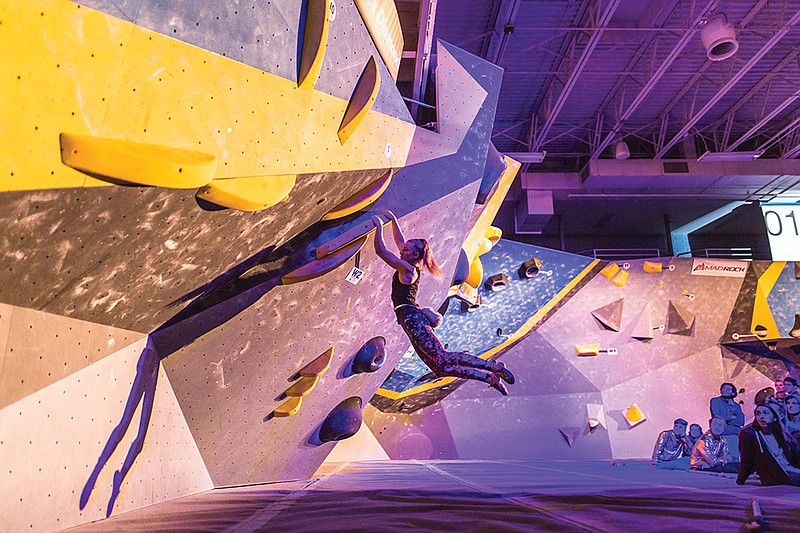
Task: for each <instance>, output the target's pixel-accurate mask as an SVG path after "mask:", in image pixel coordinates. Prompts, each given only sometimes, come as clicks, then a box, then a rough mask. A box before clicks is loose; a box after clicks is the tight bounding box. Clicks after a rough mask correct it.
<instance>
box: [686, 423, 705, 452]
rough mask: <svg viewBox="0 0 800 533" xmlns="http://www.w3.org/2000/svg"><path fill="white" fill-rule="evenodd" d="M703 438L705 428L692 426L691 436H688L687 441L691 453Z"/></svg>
mask: <svg viewBox="0 0 800 533" xmlns="http://www.w3.org/2000/svg"><path fill="white" fill-rule="evenodd" d="M702 436H703V428H702V426H700V424H692V425H691V426H689V434H688V435H687V436H686V440H688V441H689V453H690V454H691V453H692V448H694V443H695V442H697V440H698V439H699V438H700V437H702Z"/></svg>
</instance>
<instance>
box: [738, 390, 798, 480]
mask: <svg viewBox="0 0 800 533" xmlns="http://www.w3.org/2000/svg"><path fill="white" fill-rule="evenodd" d="M774 405H775V404H768V403H761V404H758V405H757V406H756V409H755V420H754V421H753V423H752V424H750V425H749V426H747V427H746V428H744V429H743V430H742V431H741V432H739V452H740V455H741V463H740V464H739V476H738V477H737V478H736V483H737V484H739V485H743V484H744V482H745V481H747V478H748V477H750V474H752V473H753V470H755V471H756V473H757V474H758V477H759V479H760V480H761V484H762V485H795V486H800V468H798V464H800V463H798V461H800V456H798V451H797V447H796V446H795V444H794V442H793V441H792V440H791V439H788V438H787V437H786V433H785V432H784V429H783V427H782V426H781V423H780V420H779V418H778V413H777V412H775V409H774V407H773V406H774Z"/></svg>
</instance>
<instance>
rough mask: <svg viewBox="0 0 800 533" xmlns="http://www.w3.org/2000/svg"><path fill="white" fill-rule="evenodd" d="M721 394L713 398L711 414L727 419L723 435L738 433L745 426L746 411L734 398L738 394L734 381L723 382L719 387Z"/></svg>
mask: <svg viewBox="0 0 800 533" xmlns="http://www.w3.org/2000/svg"><path fill="white" fill-rule="evenodd" d="M719 393H720V395H719V396H717V397H716V398H711V405H710V407H711V416H712V418H713V417H715V416H718V417H720V418H722V419H723V420H724V421H725V430H724V431H723V433H722V434H723V435H738V433H739V431H740V430H741V429H742V426H744V412H742V406H741V405H739V404H738V403H737V402H736V401H735V400H734V398H736V396H737V392H736V387H735V386H734V385H733V383H723V384H722V385H721V386H720V388H719Z"/></svg>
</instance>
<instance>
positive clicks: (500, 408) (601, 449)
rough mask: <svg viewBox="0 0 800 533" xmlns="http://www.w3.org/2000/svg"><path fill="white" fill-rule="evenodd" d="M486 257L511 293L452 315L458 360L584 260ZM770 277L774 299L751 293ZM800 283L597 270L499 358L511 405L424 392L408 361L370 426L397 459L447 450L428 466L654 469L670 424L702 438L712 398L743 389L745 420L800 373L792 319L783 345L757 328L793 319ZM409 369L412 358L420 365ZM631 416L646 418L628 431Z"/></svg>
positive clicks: (527, 310)
mask: <svg viewBox="0 0 800 533" xmlns="http://www.w3.org/2000/svg"><path fill="white" fill-rule="evenodd" d="M520 251H524V252H522V253H520ZM533 256H538V257H539V258H540V259H542V267H541V270H540V271H539V273H538V274H537V275H536V276H534V277H533V278H531V279H528V280H525V281H522V280H518V281H515V280H514V278H515V277H516V273H515V270H516V269H517V267H518V265H519V264H520V263H521V262H522V261H524V260H526V259H527V258H528V257H533ZM482 259H483V263H484V266H485V269H484V279H486V278H488V277H489V276H491V275H492V274H495V273H498V272H505V273H506V274H507V275H508V276H509V282H508V285H507V286H506V288H504V289H502V290H500V291H497V292H491V291H488V290H487V291H486V292H485V293H482V295H483V296H484V298H483V303H482V305H481V306H480V307H478V308H477V309H475V310H472V311H462V310H461V309H460V307H457V306H453V305H451V307H450V309H449V310H448V314H446V315H445V324H444V325H442V326H441V328H442V330H443V333H442V335H441V336H442V338H443V339H450V341H451V344H456V343H458V342H460V341H462V339H463V344H458V348H459V349H463V348H466V347H473V346H474V353H477V354H480V353H481V352H487V351H491V349H492V347H493V346H495V347H496V346H502V344H503V343H509V342H510V341H512V340H513V338H514V335H513V334H514V332H515V331H518V330H519V329H520V324H523V323H525V322H526V317H530V316H532V315H535V314H536V312H537V309H538V308H539V307H540V306H542V303H543V300H544V301H546V298H547V294H548V292H547V291H548V285H551V284H556V285H557V284H559V283H560V284H563V282H562V281H559V278H558V277H557V276H556V274H555V273H557V272H560V273H561V276H563V277H566V278H571V277H572V278H574V277H576V273H577V272H582V271H581V270H580V269H578V268H574V270H573V271H572V272H570V271H569V270H570V267H569V265H570V264H571V263H572V264H574V265H575V267H577V266H580V262H579V261H580V258H576V257H574V256H571V255H570V254H564V253H562V252H556V251H553V250H545V249H538V248H535V247H530V246H529V245H523V244H519V243H506V242H505V241H503V240H501V241H500V242H499V243H498V244H497V245H495V246H494V247H493V248H492V250H491V251H489V252H487V253H486V254H485V255H483V256H482ZM576 260H577V261H578V262H576ZM587 262H588V261H587ZM583 264H586V263H583ZM551 269H552V271H553V274H552V275H551V276H548V273H549V272H550V270H551ZM787 272H789V274H791V275H789V274H787ZM765 275H766V276H768V279H770V280H774V285H770V286H771V287H772V288H771V292H767V291H761V292H759V291H758V290H756V287H757V286H758V282H759V280H761V282H762V286H763V284H764V279H765V278H764V276H765ZM769 276H771V277H769ZM797 283H800V280H798V279H795V277H794V271H793V265H791V264H788V265H785V264H783V263H777V262H776V263H769V262H764V263H755V262H754V263H752V264H751V263H747V262H738V261H733V262H725V261H721V262H719V261H715V260H702V259H686V258H657V259H653V260H650V261H642V260H639V261H628V262H618V263H600V264H598V265H597V266H595V267H593V268H591V269H590V272H589V274H588V276H587V275H586V274H585V273H584V281H583V282H581V283H578V284H577V285H575V288H574V289H573V290H572V291H571V292H568V293H567V295H566V297H563V298H561V302H560V303H559V304H558V305H557V306H555V309H554V311H552V312H550V313H549V314H547V315H545V316H544V317H543V320H541V321H539V322H538V323H537V324H536V325H535V326H534V327H532V328H531V329H530V330H529V331H528V332H526V333H525V335H524V336H523V337H522V338H521V340H518V341H517V342H512V343H510V345H509V346H508V347H506V348H503V349H501V350H500V351H499V352H498V354H499V356H500V357H502V361H503V362H505V363H506V364H507V365H508V366H509V368H511V369H513V370H514V373H515V375H516V378H517V384H515V385H510V386H509V390H510V395H509V396H508V397H502V396H499V395H498V394H497V392H496V391H494V390H493V389H489V388H488V387H486V385H485V384H483V383H479V382H466V383H463V382H462V383H461V384H460V385H461V386H454V384H449V385H447V386H446V389H447V390H445V391H441V389H442V388H445V387H439V388H438V390H439V393H438V394H435V395H434V394H433V393H432V391H436V390H437V387H436V381H437V379H436V378H435V377H431V376H428V377H427V378H426V380H427V382H428V385H427V387H426V386H420V385H419V384H416V381H417V380H418V379H419V377H417V376H418V375H423V376H424V374H425V372H426V370H425V368H424V365H422V366H420V365H416V366H415V365H412V364H410V363H404V361H401V363H400V364H399V365H398V369H397V370H396V371H395V373H394V374H393V376H392V377H391V378H390V379H389V380H388V381H387V382H386V383H384V384H383V386H382V389H380V390H379V391H378V395H376V397H375V398H373V401H372V403H373V404H374V405H375V406H376V407H378V408H379V409H381V410H382V411H384V412H381V411H379V410H374V411H370V418H369V421H368V423H369V426H370V428H371V429H372V431H373V433H375V434H376V435H377V436H378V439H379V440H380V441H381V443H382V445H383V446H384V448H385V449H386V450H387V451H388V452H389V454H390V455H391V456H393V457H399V455H400V453H399V451H397V452H394V455H393V451H394V450H400V449H402V446H401V445H400V442H401V441H402V440H403V438H405V435H408V434H413V435H417V436H416V437H415V438H416V440H420V441H421V440H423V438H424V437H427V438H428V439H429V440H430V441H431V442H436V441H441V442H443V443H445V444H444V445H442V446H441V447H436V446H435V445H434V446H433V448H426V449H425V450H426V451H424V452H422V453H421V457H420V456H414V455H413V454H412V455H411V456H412V457H417V458H428V457H438V456H445V457H457V458H470V459H472V458H480V459H488V458H494V457H503V458H517V457H526V458H535V457H548V458H573V459H609V458H615V459H625V458H644V457H649V456H650V454H651V453H652V447H653V445H654V442H655V439H656V437H657V436H658V434H659V432H660V431H662V430H663V429H666V428H670V427H671V426H672V422H673V420H674V419H675V418H678V417H681V418H685V419H686V420H688V421H689V422H690V423H699V424H701V425H702V426H703V427H704V428H707V426H708V418H709V417H710V413H709V407H708V406H709V400H710V398H712V397H715V396H718V395H719V386H720V384H721V383H723V382H726V381H728V382H733V383H734V384H735V385H736V386H737V388H740V389H742V390H741V392H740V394H739V396H738V397H737V400H739V401H741V402H742V404H743V409H744V411H745V415H746V418H747V419H748V421H749V420H750V419H751V418H752V408H753V403H752V402H753V398H754V397H755V394H756V393H757V392H758V391H759V390H760V389H762V388H764V387H767V386H770V385H771V384H772V383H773V381H774V380H775V379H778V378H782V377H783V376H785V375H787V374H792V375H795V376H797V375H798V366H797V360H796V358H797V352H796V350H797V346H798V345H800V343H799V342H798V341H797V339H795V338H792V337H791V336H790V335H788V333H789V328H788V326H789V325H790V324H789V320H787V319H786V318H777V319H776V320H775V323H776V324H777V323H780V324H782V326H781V327H780V328H779V330H778V331H779V335H778V337H776V338H773V339H770V338H768V337H766V336H765V335H762V336H761V337H762V338H759V336H758V335H756V333H755V332H756V331H757V330H758V331H760V330H759V329H758V328H757V327H756V325H757V324H756V323H760V322H764V321H765V320H766V319H767V318H768V317H771V316H776V317H785V316H788V315H790V313H789V312H787V311H785V309H791V308H792V306H795V305H796V294H798V293H797V291H796V289H797V286H796V284H797ZM550 290H551V291H552V288H551V289H550ZM519 291H522V292H521V294H518V292H519ZM526 291H530V292H529V293H528V295H527V297H526ZM537 298H541V299H543V300H540V301H538V302H537V301H536V299H537ZM757 298H761V299H762V300H763V301H766V302H767V303H768V304H769V305H768V310H769V312H767V311H765V310H763V309H762V311H761V312H760V314H759V312H758V304H757V303H756V304H754V300H756V299H757ZM506 309H513V310H515V313H514V312H511V313H509V312H506V311H505V310H506ZM754 309H756V312H754ZM448 325H450V327H452V328H456V325H458V326H457V328H458V333H457V334H454V335H453V336H449V335H448V334H447V333H445V332H446V331H447V328H448ZM498 327H500V328H501V330H502V332H503V334H502V335H503V336H501V335H499V334H498V332H497V330H496V328H498ZM733 330H736V331H737V332H738V333H737V339H738V341H737V342H734V341H733V339H732V338H731V334H732V332H733ZM407 357H408V358H409V361H411V360H413V354H408V355H407ZM417 366H419V368H418V369H417V368H416V367H417ZM401 372H402V373H401ZM415 372H417V374H415ZM423 381H424V380H423ZM403 383H405V384H406V385H404V386H401V385H402V384H403ZM394 385H397V386H398V387H397V390H398V391H399V392H397V393H396V394H397V395H396V397H395V398H394V399H392V398H388V396H389V395H390V393H391V392H392V391H390V393H384V389H389V388H390V387H392V386H394ZM409 385H410V386H409ZM455 385H458V383H456V384H455ZM390 399H391V400H392V401H389V400H390ZM437 402H438V403H437ZM634 405H635V406H636V409H634V410H631V407H632V406H634ZM635 410H638V411H639V413H641V414H642V415H643V416H644V419H643V420H635V419H633V417H632V416H631V415H632V414H634V411H635ZM409 411H410V414H404V412H409ZM442 414H443V415H444V416H441V415H442ZM434 415H436V416H434ZM398 428H402V429H398ZM442 434H446V435H447V437H446V438H443V437H442V436H441V435H442ZM449 442H452V444H447V443H449ZM406 457H408V456H406Z"/></svg>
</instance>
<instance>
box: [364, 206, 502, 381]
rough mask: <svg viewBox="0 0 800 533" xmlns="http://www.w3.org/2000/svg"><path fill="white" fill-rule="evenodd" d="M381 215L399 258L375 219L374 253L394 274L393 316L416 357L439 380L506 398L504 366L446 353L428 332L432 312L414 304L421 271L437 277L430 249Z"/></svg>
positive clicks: (390, 215) (394, 220)
mask: <svg viewBox="0 0 800 533" xmlns="http://www.w3.org/2000/svg"><path fill="white" fill-rule="evenodd" d="M381 214H382V215H384V216H386V217H387V218H388V219H389V220H390V221H391V224H392V234H393V236H394V242H395V244H397V249H398V250H399V251H400V256H399V257H398V256H397V255H396V254H395V253H393V252H390V251H389V250H387V249H386V244H385V243H384V242H383V220H381V218H380V217H379V216H373V217H372V223H373V224H374V225H375V252H376V253H377V254H378V257H380V258H381V259H383V260H384V261H385V262H386V264H388V265H389V266H390V267H392V268H394V269H395V271H396V272H395V273H394V276H392V304H393V305H394V312H395V314H396V315H397V322H398V323H399V324H400V325H401V326H402V327H403V331H405V332H406V335H408V338H409V340H410V341H411V345H412V346H414V349H415V350H416V352H417V354H419V356H420V358H421V359H422V361H423V362H424V363H425V364H426V365H428V367H429V368H430V369H431V370H432V371H433V373H434V374H436V375H437V376H439V377H442V376H453V377H458V378H464V379H476V380H480V381H484V382H486V383H488V384H489V385H490V386H491V387H494V388H495V389H497V390H498V391H499V392H500V394H503V395H504V396H505V395H508V390H507V389H506V386H505V384H503V381H505V382H507V383H509V384H513V383H514V375H513V374H512V373H511V371H510V370H508V369H507V368H506V365H505V364H504V363H501V362H497V361H487V360H484V359H481V358H479V357H475V356H474V355H471V354H468V353H466V352H448V351H446V350H445V349H444V347H443V346H442V343H441V342H439V339H437V338H436V335H434V333H433V328H432V326H437V325H438V324H436V323H435V322H434V321H435V320H436V318H435V317H436V314H435V312H430V311H432V310H430V311H428V310H427V309H420V307H419V306H418V305H417V301H416V299H417V289H418V287H419V278H420V276H421V274H422V270H421V267H424V268H425V270H427V271H428V272H430V273H431V274H432V275H433V276H434V277H437V278H438V277H439V276H441V271H440V270H439V266H438V265H437V264H436V260H435V259H434V258H433V252H432V251H431V247H430V245H429V244H428V241H426V240H425V239H410V240H406V238H405V237H404V236H403V231H402V230H401V229H400V225H399V224H398V223H397V217H395V215H394V213H392V212H391V211H384V212H383V213H381ZM431 315H433V316H431ZM439 318H440V317H439Z"/></svg>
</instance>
